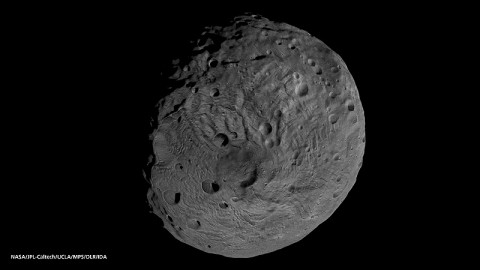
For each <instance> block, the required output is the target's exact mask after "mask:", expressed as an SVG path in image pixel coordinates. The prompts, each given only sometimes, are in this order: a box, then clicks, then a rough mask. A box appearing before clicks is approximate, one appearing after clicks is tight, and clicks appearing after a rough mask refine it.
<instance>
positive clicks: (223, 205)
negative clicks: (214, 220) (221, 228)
mask: <svg viewBox="0 0 480 270" xmlns="http://www.w3.org/2000/svg"><path fill="white" fill-rule="evenodd" d="M218 206H219V207H220V208H222V209H226V208H228V204H227V203H226V202H220V203H219V204H218Z"/></svg>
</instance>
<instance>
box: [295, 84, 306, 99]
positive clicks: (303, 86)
mask: <svg viewBox="0 0 480 270" xmlns="http://www.w3.org/2000/svg"><path fill="white" fill-rule="evenodd" d="M295 94H297V95H298V96H300V97H303V96H306V95H307V94H308V85H307V84H306V83H302V84H301V85H299V86H297V88H296V89H295Z"/></svg>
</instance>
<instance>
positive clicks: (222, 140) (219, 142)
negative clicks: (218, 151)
mask: <svg viewBox="0 0 480 270" xmlns="http://www.w3.org/2000/svg"><path fill="white" fill-rule="evenodd" d="M213 141H214V144H215V145H216V146H217V147H225V146H227V145H228V143H229V142H230V139H229V138H228V136H227V135H225V134H224V133H218V134H217V135H215V138H214V139H213Z"/></svg>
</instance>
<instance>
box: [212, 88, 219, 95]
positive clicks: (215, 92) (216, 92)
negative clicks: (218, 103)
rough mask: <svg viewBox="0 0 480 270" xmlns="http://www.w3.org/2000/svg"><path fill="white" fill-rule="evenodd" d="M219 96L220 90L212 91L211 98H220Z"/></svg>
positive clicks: (214, 89)
mask: <svg viewBox="0 0 480 270" xmlns="http://www.w3.org/2000/svg"><path fill="white" fill-rule="evenodd" d="M219 95H220V90H218V88H212V89H211V90H210V96H212V97H218V96H219Z"/></svg>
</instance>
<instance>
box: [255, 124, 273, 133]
mask: <svg viewBox="0 0 480 270" xmlns="http://www.w3.org/2000/svg"><path fill="white" fill-rule="evenodd" d="M258 130H259V131H260V132H261V133H262V134H263V135H264V136H266V135H268V134H270V133H271V132H272V125H270V124H269V123H262V124H260V127H259V128H258Z"/></svg>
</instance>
